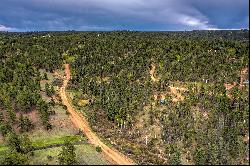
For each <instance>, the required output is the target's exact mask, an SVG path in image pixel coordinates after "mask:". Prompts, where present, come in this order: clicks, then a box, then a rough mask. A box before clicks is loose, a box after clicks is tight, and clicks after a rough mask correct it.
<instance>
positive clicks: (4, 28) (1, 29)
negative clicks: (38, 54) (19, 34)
mask: <svg viewBox="0 0 250 166" xmlns="http://www.w3.org/2000/svg"><path fill="white" fill-rule="evenodd" d="M13 30H15V28H11V27H6V26H4V25H1V24H0V31H13Z"/></svg>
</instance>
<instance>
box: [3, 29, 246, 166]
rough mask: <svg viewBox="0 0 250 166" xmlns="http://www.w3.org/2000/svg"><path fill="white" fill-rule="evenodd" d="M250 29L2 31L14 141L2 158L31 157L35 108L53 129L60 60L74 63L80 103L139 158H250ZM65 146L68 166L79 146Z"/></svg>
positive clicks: (99, 129) (74, 89)
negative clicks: (51, 77) (49, 76)
mask: <svg viewBox="0 0 250 166" xmlns="http://www.w3.org/2000/svg"><path fill="white" fill-rule="evenodd" d="M248 36H249V30H227V31H226V30H221V31H219V30H218V31H183V32H181V31H179V32H140V31H112V32H76V31H67V32H26V33H17V32H13V33H10V32H0V94H1V95H0V139H1V140H3V141H2V142H3V144H6V145H7V147H8V148H9V150H8V151H7V154H8V155H7V157H3V158H1V157H0V160H2V161H0V164H23V163H26V164H29V163H28V160H27V158H28V157H27V156H29V154H32V153H34V147H33V146H32V145H33V144H34V143H33V144H32V140H30V139H29V138H28V135H29V134H30V133H31V132H33V131H34V130H36V125H35V124H34V122H33V121H32V118H29V116H26V115H28V114H31V113H32V112H36V113H37V115H38V116H39V119H38V121H40V122H41V124H42V126H43V128H44V130H45V131H48V132H49V131H50V130H53V128H55V125H53V124H52V123H51V119H52V118H51V117H52V116H53V115H54V114H55V111H53V110H56V108H57V107H59V106H60V107H61V106H62V107H63V104H62V103H61V101H60V97H58V94H57V93H58V91H57V88H59V87H60V86H61V80H60V79H59V78H58V79H57V80H55V81H54V82H49V83H46V84H42V83H44V82H46V80H48V79H49V78H48V76H47V74H49V75H50V74H51V73H54V72H55V71H62V70H63V69H64V68H63V64H69V65H70V72H71V75H72V77H71V80H70V85H69V87H68V88H67V93H69V94H70V96H71V99H72V103H73V105H74V107H75V108H77V109H78V110H79V112H81V113H82V114H83V115H84V116H86V117H87V119H88V122H89V123H90V125H91V128H92V130H93V131H94V132H96V134H97V135H98V136H99V137H101V138H102V139H103V140H105V141H106V142H108V144H110V145H111V146H113V147H115V148H116V149H117V150H119V151H120V152H122V153H123V154H125V155H126V156H129V157H130V158H131V159H133V160H134V161H135V163H137V164H164V165H180V164H195V165H207V164H209V165H217V164H226V165H228V164H247V163H248V162H249V154H248V152H249V104H248V103H249V101H248V100H249V96H248V93H249V81H248V80H249V76H248V74H249V72H248V71H249V70H248V67H249V37H248ZM43 86H44V87H43ZM44 93H45V95H46V97H48V98H50V100H49V101H48V100H46V99H44V97H43V95H44ZM66 113H67V111H66ZM64 145H65V146H63V150H62V152H61V155H63V154H65V156H70V157H68V158H71V160H70V161H68V160H67V159H68V158H67V157H59V158H61V159H60V161H61V164H69V163H73V164H75V163H76V160H75V157H74V156H75V154H74V152H73V151H74V147H73V145H72V143H70V142H69V141H65V144H64ZM67 148H68V150H65V149H67ZM70 152H72V153H70ZM68 153H70V154H68ZM0 155H1V142H0ZM72 156H73V157H72ZM67 162H68V163H67Z"/></svg>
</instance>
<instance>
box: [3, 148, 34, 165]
mask: <svg viewBox="0 0 250 166" xmlns="http://www.w3.org/2000/svg"><path fill="white" fill-rule="evenodd" d="M3 164H4V165H28V164H29V160H28V156H27V155H26V154H21V153H18V152H16V151H14V152H8V153H7V154H6V156H5V157H4V159H3Z"/></svg>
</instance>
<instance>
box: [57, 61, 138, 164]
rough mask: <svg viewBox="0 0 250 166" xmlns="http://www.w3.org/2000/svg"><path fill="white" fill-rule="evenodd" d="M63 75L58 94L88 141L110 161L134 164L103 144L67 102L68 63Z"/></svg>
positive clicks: (83, 118)
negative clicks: (97, 147)
mask: <svg viewBox="0 0 250 166" xmlns="http://www.w3.org/2000/svg"><path fill="white" fill-rule="evenodd" d="M65 75H66V76H65V77H63V78H64V81H63V86H62V87H61V88H60V96H61V99H62V103H63V104H64V105H66V106H67V109H68V111H69V113H70V118H71V120H72V122H73V123H74V125H75V126H76V127H78V128H79V129H81V130H82V131H83V132H84V134H85V135H86V137H87V138H88V139H89V142H90V143H91V144H93V145H94V146H99V147H101V149H102V152H103V154H104V156H105V157H106V158H107V159H108V160H109V161H110V162H112V163H114V164H119V165H134V164H135V163H134V162H133V161H132V160H131V159H129V158H127V157H126V156H124V155H123V154H121V153H120V152H118V151H117V150H115V149H113V148H110V147H108V146H107V145H105V144H104V143H103V142H102V141H101V140H100V139H99V138H98V137H97V136H96V135H95V133H93V132H92V131H91V129H90V127H89V125H88V122H87V120H86V118H85V117H84V116H83V115H81V114H79V113H78V112H77V111H76V110H75V109H74V108H73V107H72V105H71V103H70V102H69V100H68V98H67V95H66V91H65V88H66V87H67V84H68V81H69V80H70V69H69V64H65Z"/></svg>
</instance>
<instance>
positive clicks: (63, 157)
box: [59, 140, 77, 165]
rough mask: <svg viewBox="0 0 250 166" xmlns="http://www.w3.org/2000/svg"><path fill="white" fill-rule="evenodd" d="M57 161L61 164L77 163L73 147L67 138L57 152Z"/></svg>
mask: <svg viewBox="0 0 250 166" xmlns="http://www.w3.org/2000/svg"><path fill="white" fill-rule="evenodd" d="M59 161H60V164H61V165H75V164H76V163H77V161H76V153H75V147H74V145H73V144H72V143H71V142H70V141H69V140H65V142H64V147H62V151H61V153H60V154H59Z"/></svg>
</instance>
